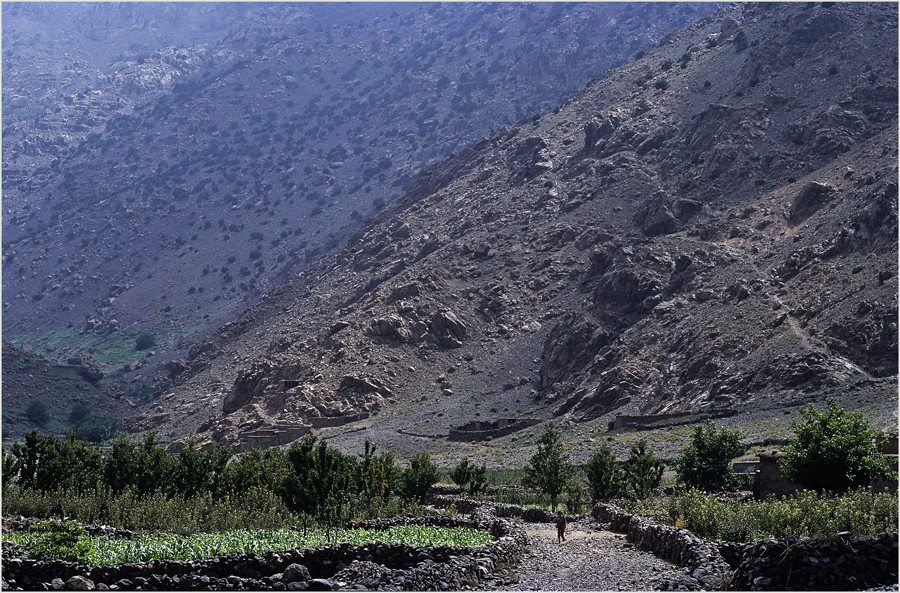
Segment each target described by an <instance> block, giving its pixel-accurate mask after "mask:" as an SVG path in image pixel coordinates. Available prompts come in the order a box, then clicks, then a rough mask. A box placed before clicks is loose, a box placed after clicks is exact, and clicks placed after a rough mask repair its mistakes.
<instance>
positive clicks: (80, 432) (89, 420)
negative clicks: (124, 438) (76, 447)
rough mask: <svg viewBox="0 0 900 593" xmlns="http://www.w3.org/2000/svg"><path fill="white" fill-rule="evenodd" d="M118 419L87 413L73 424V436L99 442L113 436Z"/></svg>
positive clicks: (117, 426) (117, 427)
mask: <svg viewBox="0 0 900 593" xmlns="http://www.w3.org/2000/svg"><path fill="white" fill-rule="evenodd" d="M118 429H119V419H118V418H112V417H109V416H98V415H95V414H89V415H88V416H87V417H85V418H83V419H82V420H80V421H79V422H78V423H77V424H75V425H74V426H73V431H74V433H75V436H76V437H77V438H79V439H83V440H85V441H88V442H90V443H94V444H97V443H101V442H103V441H105V440H107V439H110V438H112V437H113V436H115V434H116V431H117V430H118Z"/></svg>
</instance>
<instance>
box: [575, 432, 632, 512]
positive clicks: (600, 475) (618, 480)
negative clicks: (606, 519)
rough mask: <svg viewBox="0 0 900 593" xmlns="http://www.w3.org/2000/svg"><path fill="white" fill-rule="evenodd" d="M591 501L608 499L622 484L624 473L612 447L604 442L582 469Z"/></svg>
mask: <svg viewBox="0 0 900 593" xmlns="http://www.w3.org/2000/svg"><path fill="white" fill-rule="evenodd" d="M584 471H585V473H586V474H587V479H588V486H589V487H590V489H591V498H592V499H593V502H598V501H601V500H609V499H610V498H613V497H614V496H616V494H617V493H618V492H619V490H621V489H622V486H623V484H624V474H623V473H622V468H621V467H620V466H619V462H618V461H616V458H615V456H614V455H613V452H612V449H611V448H610V446H609V445H607V444H604V445H602V446H601V447H600V449H599V450H598V451H597V452H596V453H594V454H593V455H591V458H590V459H588V462H587V465H586V466H585V469H584Z"/></svg>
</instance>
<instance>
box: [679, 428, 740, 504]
mask: <svg viewBox="0 0 900 593" xmlns="http://www.w3.org/2000/svg"><path fill="white" fill-rule="evenodd" d="M744 450H745V448H744V446H743V445H741V437H740V434H739V433H738V432H736V431H732V430H728V429H727V428H725V427H724V426H721V427H716V426H715V425H714V424H713V423H712V422H711V421H709V420H707V421H706V422H705V423H704V424H702V425H700V426H698V427H696V428H695V429H694V436H693V438H692V439H691V444H690V446H688V448H687V449H685V451H684V453H682V454H681V456H680V457H678V458H677V459H676V460H675V472H676V473H677V474H678V481H679V482H681V483H682V484H684V485H685V486H688V487H689V488H696V489H698V490H705V491H707V492H721V491H724V490H729V489H731V488H733V487H735V486H736V484H737V479H736V476H735V474H734V469H733V468H732V467H731V460H732V459H734V458H735V457H737V456H738V455H740V454H741V453H743V452H744Z"/></svg>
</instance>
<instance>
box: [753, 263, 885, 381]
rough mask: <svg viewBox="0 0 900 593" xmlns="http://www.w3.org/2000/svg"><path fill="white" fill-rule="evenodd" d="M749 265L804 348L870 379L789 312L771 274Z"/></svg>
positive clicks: (869, 378) (867, 374) (848, 370)
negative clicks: (834, 360)
mask: <svg viewBox="0 0 900 593" xmlns="http://www.w3.org/2000/svg"><path fill="white" fill-rule="evenodd" d="M750 267H751V269H752V270H753V271H754V272H755V273H756V277H757V278H758V279H759V281H760V283H761V285H762V286H763V289H764V290H765V295H766V296H767V297H768V298H769V300H770V301H772V303H774V304H775V307H774V310H776V311H783V315H784V321H786V322H787V324H788V327H790V328H791V332H792V333H793V334H794V335H795V336H796V337H797V340H799V342H800V344H801V345H802V346H803V348H804V349H806V350H809V351H812V352H817V353H819V354H822V355H823V356H825V357H826V358H831V359H836V360H838V361H840V363H841V364H842V365H843V366H844V369H845V371H846V372H847V374H848V375H861V376H862V377H863V378H865V379H868V380H871V379H872V375H870V374H869V373H868V372H867V371H866V370H865V369H863V368H862V367H860V366H859V365H857V364H856V363H854V362H853V361H852V360H850V359H849V358H847V357H846V356H841V355H840V354H838V353H836V352H834V351H833V350H831V348H829V347H828V346H827V345H826V344H825V343H824V342H823V341H822V340H820V339H818V338H816V337H815V336H813V335H812V333H810V332H809V331H808V330H807V329H806V328H805V326H804V325H803V324H802V323H801V321H800V320H799V319H797V318H796V317H794V315H792V314H791V310H790V307H788V306H787V304H786V303H785V302H784V301H783V300H782V299H781V297H780V296H778V294H777V287H776V286H774V284H773V282H772V278H771V276H770V275H769V274H764V273H763V272H762V271H761V270H760V269H759V267H758V266H757V265H755V264H752V263H751V265H750Z"/></svg>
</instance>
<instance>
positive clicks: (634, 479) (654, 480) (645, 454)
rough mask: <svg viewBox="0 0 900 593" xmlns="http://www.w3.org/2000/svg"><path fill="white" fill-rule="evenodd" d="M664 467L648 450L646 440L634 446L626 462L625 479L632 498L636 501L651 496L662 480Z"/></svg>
mask: <svg viewBox="0 0 900 593" xmlns="http://www.w3.org/2000/svg"><path fill="white" fill-rule="evenodd" d="M663 467H664V465H663V462H662V461H661V460H660V459H659V458H658V457H656V455H655V454H654V453H653V452H652V451H648V450H647V440H646V439H641V440H639V441H638V442H637V443H635V444H633V445H632V446H631V454H630V455H629V457H628V460H627V461H626V462H625V476H626V478H625V479H626V483H627V485H628V490H629V493H630V494H631V496H633V497H634V498H636V499H644V498H647V497H648V496H650V493H651V492H652V490H653V489H654V488H656V487H657V486H659V482H660V480H662V475H663Z"/></svg>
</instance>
